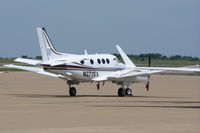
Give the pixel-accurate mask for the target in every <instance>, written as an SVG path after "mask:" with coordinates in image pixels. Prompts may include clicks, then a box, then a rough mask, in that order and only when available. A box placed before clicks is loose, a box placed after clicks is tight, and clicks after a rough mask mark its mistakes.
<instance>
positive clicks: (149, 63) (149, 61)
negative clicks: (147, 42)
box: [146, 56, 151, 91]
mask: <svg viewBox="0 0 200 133" xmlns="http://www.w3.org/2000/svg"><path fill="white" fill-rule="evenodd" d="M148 66H149V67H151V56H149V59H148ZM148 78H149V80H150V76H148ZM146 89H147V91H149V81H148V82H147V84H146Z"/></svg>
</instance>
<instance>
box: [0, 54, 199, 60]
mask: <svg viewBox="0 0 200 133" xmlns="http://www.w3.org/2000/svg"><path fill="white" fill-rule="evenodd" d="M113 55H115V56H116V57H117V58H118V59H121V56H120V54H113ZM128 56H129V57H130V58H131V59H132V60H136V61H137V60H140V61H144V60H146V59H148V58H149V56H150V57H151V58H152V59H154V60H187V61H200V58H198V57H192V56H181V55H172V56H165V55H162V54H160V53H147V54H138V55H133V54H131V55H128ZM21 57H22V58H29V59H37V60H41V59H42V56H36V57H28V56H27V55H22V56H21ZM0 59H4V60H6V59H7V60H14V59H16V58H15V57H11V58H8V57H6V58H2V57H0Z"/></svg>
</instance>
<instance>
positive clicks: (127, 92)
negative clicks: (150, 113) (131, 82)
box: [126, 88, 132, 96]
mask: <svg viewBox="0 0 200 133" xmlns="http://www.w3.org/2000/svg"><path fill="white" fill-rule="evenodd" d="M126 95H129V96H131V95H132V90H131V89H130V88H126Z"/></svg>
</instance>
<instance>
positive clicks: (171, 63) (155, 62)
mask: <svg viewBox="0 0 200 133" xmlns="http://www.w3.org/2000/svg"><path fill="white" fill-rule="evenodd" d="M14 59H15V58H0V66H2V65H5V64H15V65H22V66H31V65H28V64H24V63H17V62H15V61H14ZM119 60H120V61H121V62H123V61H122V59H121V58H119ZM132 61H133V62H134V63H135V64H136V66H141V67H147V66H148V59H147V58H145V59H144V60H140V59H139V60H132ZM197 64H200V61H189V60H169V59H166V60H159V59H152V60H151V66H152V67H183V66H192V65H197ZM0 71H23V70H19V69H15V68H6V67H1V68H0Z"/></svg>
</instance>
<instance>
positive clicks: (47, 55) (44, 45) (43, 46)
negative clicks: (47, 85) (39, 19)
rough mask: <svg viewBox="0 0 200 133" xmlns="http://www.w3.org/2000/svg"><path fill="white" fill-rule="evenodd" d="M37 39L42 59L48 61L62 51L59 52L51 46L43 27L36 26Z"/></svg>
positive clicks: (57, 56) (59, 54)
mask: <svg viewBox="0 0 200 133" xmlns="http://www.w3.org/2000/svg"><path fill="white" fill-rule="evenodd" d="M37 34H38V39H39V43H40V50H41V54H42V61H48V60H51V59H54V58H59V57H60V56H61V55H62V53H59V52H57V51H56V50H55V48H54V47H53V44H52V43H51V40H50V39H49V37H48V35H47V32H46V30H45V28H37Z"/></svg>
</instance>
